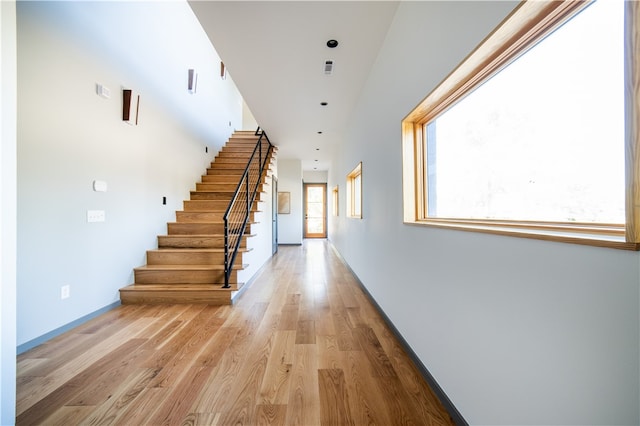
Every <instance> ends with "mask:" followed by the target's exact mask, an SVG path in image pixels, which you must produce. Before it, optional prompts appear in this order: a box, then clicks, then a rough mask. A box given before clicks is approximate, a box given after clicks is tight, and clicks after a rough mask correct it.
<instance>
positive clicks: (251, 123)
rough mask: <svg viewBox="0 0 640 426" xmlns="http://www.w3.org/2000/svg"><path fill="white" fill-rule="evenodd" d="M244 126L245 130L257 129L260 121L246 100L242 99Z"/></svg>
mask: <svg viewBox="0 0 640 426" xmlns="http://www.w3.org/2000/svg"><path fill="white" fill-rule="evenodd" d="M242 128H243V129H244V130H256V129H257V128H258V122H257V121H256V119H255V118H254V117H253V113H252V112H251V110H250V109H249V105H247V103H246V102H245V101H244V100H243V101H242Z"/></svg>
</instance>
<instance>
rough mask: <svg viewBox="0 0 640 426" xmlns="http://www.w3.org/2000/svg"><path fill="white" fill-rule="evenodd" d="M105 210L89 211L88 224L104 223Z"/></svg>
mask: <svg viewBox="0 0 640 426" xmlns="http://www.w3.org/2000/svg"><path fill="white" fill-rule="evenodd" d="M104 221H105V215H104V210H87V222H104Z"/></svg>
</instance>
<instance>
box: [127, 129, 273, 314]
mask: <svg viewBox="0 0 640 426" xmlns="http://www.w3.org/2000/svg"><path fill="white" fill-rule="evenodd" d="M257 140H258V136H256V135H255V134H254V132H250V131H239V132H235V133H234V134H233V135H232V136H231V138H230V139H229V141H228V142H227V144H226V145H225V146H224V147H223V148H222V150H221V151H220V152H219V153H218V155H217V156H216V158H215V159H214V161H213V162H212V163H211V167H210V168H208V169H207V174H206V175H204V176H202V181H201V182H199V183H196V190H195V191H191V195H190V199H189V200H185V201H184V210H182V211H178V212H176V221H175V222H169V223H168V224H167V235H159V236H158V249H156V250H149V251H147V264H146V265H144V266H141V267H139V268H135V269H134V278H135V283H134V284H132V285H129V286H127V287H124V288H121V289H120V300H121V302H122V303H123V304H177V303H188V304H193V303H205V304H215V305H228V304H231V302H232V299H233V296H234V295H235V294H236V293H237V292H238V290H240V288H241V287H242V285H243V283H240V282H238V271H239V270H241V269H244V268H245V267H246V266H247V265H244V264H243V262H242V257H243V255H244V254H246V253H247V252H248V251H250V249H247V238H249V237H252V236H253V235H252V234H251V233H250V231H251V224H253V223H256V222H254V220H255V217H254V216H255V213H256V212H258V205H259V203H260V201H261V197H264V195H265V193H264V185H266V179H267V177H268V176H269V174H270V171H271V170H270V169H271V167H270V166H271V163H272V161H273V160H274V158H275V154H274V152H275V151H274V152H272V153H271V155H270V157H269V158H268V159H267V166H266V168H265V171H264V173H263V175H262V177H261V180H260V185H259V187H258V194H257V196H256V201H255V202H254V204H253V206H252V212H251V215H250V217H249V224H248V225H247V229H246V230H245V234H244V237H243V238H242V242H241V246H240V250H239V252H238V256H237V257H236V262H235V265H234V267H233V272H232V274H231V278H230V283H229V284H230V285H231V288H226V289H225V288H222V286H223V285H224V281H225V280H224V221H223V216H224V213H225V211H226V209H227V207H228V206H229V202H230V201H231V197H232V196H233V194H234V192H235V190H236V187H237V185H238V182H239V181H240V178H241V176H242V174H243V173H244V169H245V167H246V165H247V162H248V161H249V158H250V156H251V153H252V152H253V149H254V147H255V145H256V142H257Z"/></svg>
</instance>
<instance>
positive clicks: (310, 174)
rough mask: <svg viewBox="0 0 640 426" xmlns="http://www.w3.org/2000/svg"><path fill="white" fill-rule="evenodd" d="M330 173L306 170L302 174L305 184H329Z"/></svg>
mask: <svg viewBox="0 0 640 426" xmlns="http://www.w3.org/2000/svg"><path fill="white" fill-rule="evenodd" d="M328 179H329V172H328V171H326V170H320V171H317V170H305V171H303V172H302V180H303V181H304V183H327V180H328Z"/></svg>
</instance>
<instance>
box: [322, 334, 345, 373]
mask: <svg viewBox="0 0 640 426" xmlns="http://www.w3.org/2000/svg"><path fill="white" fill-rule="evenodd" d="M317 339H318V340H317V347H318V368H324V369H335V368H340V367H341V366H343V365H344V362H345V361H344V358H343V353H344V352H342V351H341V350H340V348H339V347H338V340H337V339H336V336H331V335H327V336H318V337H317Z"/></svg>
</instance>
